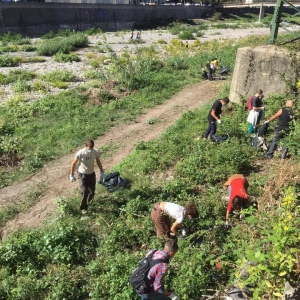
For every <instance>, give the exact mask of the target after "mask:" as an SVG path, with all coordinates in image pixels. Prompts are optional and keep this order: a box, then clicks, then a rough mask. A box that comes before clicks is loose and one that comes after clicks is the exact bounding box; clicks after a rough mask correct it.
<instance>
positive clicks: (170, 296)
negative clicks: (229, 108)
mask: <svg viewBox="0 0 300 300" xmlns="http://www.w3.org/2000/svg"><path fill="white" fill-rule="evenodd" d="M168 297H169V298H170V299H172V300H180V297H179V296H177V295H176V294H174V293H173V292H172V293H171V295H169V296H168Z"/></svg>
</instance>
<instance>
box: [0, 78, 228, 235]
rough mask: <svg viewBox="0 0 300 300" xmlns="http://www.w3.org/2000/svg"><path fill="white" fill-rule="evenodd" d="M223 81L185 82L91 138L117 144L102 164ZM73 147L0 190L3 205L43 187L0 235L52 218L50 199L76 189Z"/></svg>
mask: <svg viewBox="0 0 300 300" xmlns="http://www.w3.org/2000/svg"><path fill="white" fill-rule="evenodd" d="M224 83H225V81H202V82H199V83H197V84H194V85H192V86H189V87H187V88H185V89H183V90H182V91H180V92H179V93H178V94H177V95H175V96H174V97H172V98H171V99H169V100H167V101H166V102H165V103H163V104H161V105H159V106H157V107H155V108H153V109H150V110H148V111H147V112H146V113H145V114H143V115H141V116H139V117H138V118H137V119H136V120H135V121H133V122H131V123H128V124H125V125H126V126H124V124H122V125H120V126H117V127H113V128H111V129H110V130H108V131H107V132H106V133H105V134H104V135H103V136H101V137H99V138H98V139H96V140H95V145H96V147H97V148H98V147H103V146H105V145H110V147H114V145H115V146H116V148H117V150H116V152H115V153H114V154H113V155H112V156H111V157H109V158H104V159H102V163H103V166H104V168H105V169H109V168H111V167H113V166H114V165H116V164H117V163H119V162H120V161H122V160H123V159H124V158H125V157H126V156H127V155H128V154H129V153H130V152H131V151H132V150H133V149H134V146H135V145H136V144H137V143H139V142H141V141H149V140H152V139H154V138H156V137H158V136H159V135H160V134H162V133H163V132H164V131H165V130H166V129H167V128H168V127H170V126H171V125H172V124H173V123H174V122H175V121H176V120H177V119H179V118H180V116H181V115H182V114H183V113H184V112H186V111H189V110H195V109H197V108H198V107H199V106H200V105H202V104H203V103H207V102H208V101H210V100H212V99H213V98H214V97H216V91H218V90H219V88H220V87H221V85H223V84H224ZM151 119H159V120H160V122H156V123H155V124H147V123H146V120H151ZM200 134H201V133H199V135H200ZM87 138H88V137H87ZM83 142H84V141H83ZM77 150H78V149H76V150H74V152H73V153H71V154H69V155H66V156H64V157H62V158H60V159H58V160H56V161H53V162H51V163H49V164H47V165H46V166H45V167H44V168H43V169H42V170H41V171H40V172H38V173H37V174H35V175H34V176H32V177H30V178H29V179H27V180H25V181H23V182H20V183H16V184H14V185H12V186H9V187H6V188H3V189H1V190H0V208H4V207H5V206H7V205H9V204H10V203H18V201H20V199H21V198H22V195H24V194H25V193H28V192H29V191H30V189H32V188H34V187H36V186H37V185H38V184H43V186H45V187H46V190H45V192H44V194H43V196H42V197H41V198H40V200H39V202H38V203H36V204H35V205H34V206H33V207H31V208H30V209H29V210H28V211H26V212H25V213H21V214H19V215H18V216H17V217H16V218H14V219H13V220H11V221H9V222H7V224H6V225H5V226H4V228H3V229H2V232H3V235H7V234H9V233H11V232H13V231H16V230H18V229H22V228H28V227H37V226H38V225H40V224H41V223H42V222H43V221H45V220H49V219H50V220H51V219H53V218H55V211H56V207H57V205H56V203H55V202H54V199H55V198H57V197H60V198H65V197H67V196H68V195H71V194H72V193H74V191H76V190H77V183H76V182H75V183H72V184H71V183H70V182H69V178H68V174H69V170H70V163H71V161H72V159H73V158H74V155H75V153H76V151H77ZM78 205H79V195H78Z"/></svg>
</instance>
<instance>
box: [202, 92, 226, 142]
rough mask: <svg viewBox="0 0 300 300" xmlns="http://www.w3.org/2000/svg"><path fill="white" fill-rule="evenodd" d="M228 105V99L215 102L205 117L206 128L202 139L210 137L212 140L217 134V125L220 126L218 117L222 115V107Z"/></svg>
mask: <svg viewBox="0 0 300 300" xmlns="http://www.w3.org/2000/svg"><path fill="white" fill-rule="evenodd" d="M228 103H229V99H228V97H224V98H223V99H219V100H216V101H215V102H214V104H213V106H212V108H211V110H210V111H209V114H208V116H207V121H208V127H207V129H206V131H205V133H204V135H203V136H202V137H203V138H204V139H207V138H208V136H210V139H211V140H213V139H214V136H215V134H216V132H217V124H221V119H220V115H221V113H222V106H225V105H227V104H228Z"/></svg>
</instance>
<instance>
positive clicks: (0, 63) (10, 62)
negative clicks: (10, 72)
mask: <svg viewBox="0 0 300 300" xmlns="http://www.w3.org/2000/svg"><path fill="white" fill-rule="evenodd" d="M18 64H19V62H18V60H17V59H16V58H14V57H11V56H8V55H3V56H2V55H1V56H0V67H1V68H2V67H15V66H17V65H18Z"/></svg>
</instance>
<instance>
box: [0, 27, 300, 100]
mask: <svg viewBox="0 0 300 300" xmlns="http://www.w3.org/2000/svg"><path fill="white" fill-rule="evenodd" d="M254 25H255V23H254ZM299 28H300V27H299V26H296V25H294V26H289V27H288V29H289V30H292V31H296V30H299ZM280 32H284V31H283V30H282V29H281V30H280ZM269 33H270V29H269V28H267V27H263V28H256V27H253V28H248V29H208V30H205V32H204V35H203V36H202V37H201V38H198V39H199V40H200V41H210V40H213V39H218V40H222V39H238V38H241V37H246V36H253V35H268V34H269ZM130 36H131V32H129V31H127V32H125V31H121V32H106V33H104V34H100V35H95V36H90V37H89V42H90V47H89V48H85V49H81V50H79V51H77V52H76V53H77V54H78V55H79V57H80V58H81V62H73V63H57V62H55V61H54V60H53V58H52V57H45V59H46V61H45V62H41V63H22V64H21V65H20V66H18V67H13V68H11V67H10V68H1V69H0V72H2V73H4V74H7V73H8V72H10V71H11V70H13V69H15V70H16V69H19V70H24V71H31V72H35V73H36V74H37V75H42V74H46V73H49V72H53V71H55V70H68V71H71V72H72V73H73V74H75V75H76V77H77V81H76V82H70V83H68V85H69V88H73V87H75V86H78V85H82V84H86V83H87V80H86V79H85V77H84V73H85V72H86V71H88V70H92V69H93V67H92V66H91V65H90V64H89V59H88V58H87V55H90V54H91V53H92V52H95V53H96V55H97V56H98V57H99V56H107V55H108V54H107V53H99V51H95V47H98V48H102V49H107V48H110V49H111V51H112V52H114V53H116V54H117V55H119V54H120V53H122V52H124V51H128V52H131V53H133V52H134V51H135V50H136V49H138V48H140V47H147V46H151V45H153V46H155V48H156V49H160V50H161V51H162V52H164V47H165V45H166V44H168V43H170V42H171V40H172V39H176V38H177V36H176V35H172V34H171V33H170V32H169V31H168V30H147V31H142V32H141V39H142V41H143V42H144V43H141V44H134V43H130V42H131V40H130ZM135 36H136V32H134V38H135ZM38 41H39V39H32V42H33V43H36V42H38ZM183 42H184V43H186V41H183ZM187 42H188V43H189V44H192V43H193V42H194V41H192V40H191V41H187ZM11 55H18V56H36V55H37V54H36V53H27V52H19V53H13V54H11ZM36 80H39V79H34V81H36ZM13 84H14V83H13ZM13 84H8V85H4V86H2V89H1V91H0V104H1V103H4V102H5V101H7V100H8V99H11V98H14V96H15V93H14V92H13V90H12V86H13ZM45 85H46V86H47V91H46V92H39V91H37V92H27V93H23V94H22V95H21V97H24V98H25V99H26V100H28V101H32V100H35V99H38V98H40V97H41V96H44V95H46V94H57V93H59V92H61V91H62V90H61V89H59V88H55V87H52V86H51V85H50V84H47V83H45Z"/></svg>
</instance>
